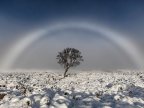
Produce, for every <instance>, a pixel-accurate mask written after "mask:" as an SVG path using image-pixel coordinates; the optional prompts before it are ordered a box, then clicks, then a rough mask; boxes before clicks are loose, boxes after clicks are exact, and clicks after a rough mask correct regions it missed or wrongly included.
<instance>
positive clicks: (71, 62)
mask: <svg viewBox="0 0 144 108" xmlns="http://www.w3.org/2000/svg"><path fill="white" fill-rule="evenodd" d="M56 59H57V60H58V63H59V64H60V65H62V66H63V67H64V69H65V72H64V77H66V73H67V71H68V70H69V68H70V67H76V66H78V65H80V63H81V61H83V56H81V52H80V51H79V50H77V49H75V48H65V49H64V50H63V51H62V52H58V55H57V58H56Z"/></svg>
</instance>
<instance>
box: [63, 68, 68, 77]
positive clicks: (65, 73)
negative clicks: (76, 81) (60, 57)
mask: <svg viewBox="0 0 144 108" xmlns="http://www.w3.org/2000/svg"><path fill="white" fill-rule="evenodd" d="M68 69H69V68H66V69H65V72H64V77H66V73H67V71H68Z"/></svg>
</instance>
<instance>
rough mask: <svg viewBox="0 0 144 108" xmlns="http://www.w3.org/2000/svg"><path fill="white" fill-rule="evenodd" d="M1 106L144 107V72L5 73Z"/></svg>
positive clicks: (0, 84)
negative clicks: (65, 75)
mask: <svg viewBox="0 0 144 108" xmlns="http://www.w3.org/2000/svg"><path fill="white" fill-rule="evenodd" d="M0 108H144V73H143V72H134V71H116V72H102V71H91V72H77V73H71V74H69V75H68V76H67V77H65V78H63V74H60V73H52V72H51V73H50V72H31V73H24V72H23V73H22V72H21V73H20V72H14V73H1V74H0Z"/></svg>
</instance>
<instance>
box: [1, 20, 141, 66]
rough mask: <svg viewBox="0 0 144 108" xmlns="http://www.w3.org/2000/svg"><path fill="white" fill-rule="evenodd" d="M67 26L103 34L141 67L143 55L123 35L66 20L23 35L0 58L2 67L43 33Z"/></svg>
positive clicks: (9, 63) (16, 57)
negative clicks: (2, 57)
mask: <svg viewBox="0 0 144 108" xmlns="http://www.w3.org/2000/svg"><path fill="white" fill-rule="evenodd" d="M67 28H80V29H87V30H90V31H93V32H98V33H100V34H102V35H103V36H105V38H108V39H109V40H111V41H112V42H114V43H115V44H117V45H118V46H119V47H120V48H121V49H122V50H123V51H125V52H126V53H127V54H128V55H129V56H130V57H131V59H132V60H133V62H134V63H135V64H136V66H137V67H138V69H142V68H143V64H144V62H143V56H142V55H141V54H140V53H139V51H138V50H137V48H136V46H135V45H134V44H133V43H132V42H131V41H129V40H128V39H126V38H125V37H124V36H122V35H120V34H119V33H116V32H114V31H112V30H109V29H107V28H105V27H102V26H99V25H94V24H90V23H84V22H68V23H58V24H56V25H52V26H50V27H46V28H44V29H40V30H37V31H34V32H32V33H30V34H28V35H26V36H24V37H23V38H22V39H20V40H19V41H18V42H17V43H16V44H15V45H14V46H12V47H11V49H10V50H9V52H8V53H7V54H6V56H5V57H4V59H3V60H2V69H10V68H11V67H12V66H13V64H14V63H15V61H16V60H17V59H18V57H19V56H20V55H21V54H22V52H23V51H24V50H25V49H26V48H28V47H29V46H30V45H31V44H32V43H33V42H35V41H37V40H39V39H40V38H41V37H43V36H44V35H45V34H50V33H51V32H53V31H57V30H61V29H62V30H63V29H67Z"/></svg>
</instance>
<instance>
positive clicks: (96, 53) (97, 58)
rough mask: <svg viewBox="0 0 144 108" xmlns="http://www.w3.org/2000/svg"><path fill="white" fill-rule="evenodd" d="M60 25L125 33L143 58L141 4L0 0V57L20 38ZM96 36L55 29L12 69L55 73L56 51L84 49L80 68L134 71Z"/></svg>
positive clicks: (143, 6)
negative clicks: (94, 26)
mask: <svg viewBox="0 0 144 108" xmlns="http://www.w3.org/2000/svg"><path fill="white" fill-rule="evenodd" d="M63 21H83V22H90V23H98V24H100V25H103V26H105V27H107V28H110V29H112V30H113V31H116V32H118V33H121V34H125V36H127V38H130V39H131V40H133V42H134V44H135V45H136V46H137V48H138V49H139V50H140V52H141V53H142V54H144V48H143V46H144V42H143V41H144V31H143V28H144V1H143V0H1V1H0V59H2V58H3V56H4V55H5V54H6V53H7V52H8V50H9V48H10V47H11V46H12V45H13V44H14V43H16V42H17V40H18V39H21V38H23V36H24V34H27V33H29V32H31V31H34V30H36V29H39V28H42V27H45V26H49V25H53V24H56V23H57V22H63ZM99 35H100V34H98V33H97V34H94V33H92V32H90V31H86V30H77V29H70V30H62V31H55V33H53V34H51V36H48V35H46V36H44V37H43V38H41V39H40V40H39V41H37V42H35V43H33V44H32V45H31V46H29V48H27V49H26V50H25V51H24V53H23V54H22V55H21V56H20V57H19V59H18V60H17V61H16V63H15V64H14V66H13V68H24V69H55V68H56V69H57V68H58V69H59V68H61V67H59V66H58V64H57V63H56V60H55V56H56V53H57V52H58V51H60V50H62V49H63V48H65V47H67V46H72V47H76V48H78V49H81V51H83V52H82V53H83V54H84V57H85V62H84V63H83V64H82V65H81V66H80V67H79V68H80V69H106V70H109V69H119V68H120V69H123V68H124V69H129V68H135V66H134V64H133V63H132V61H131V59H130V58H129V57H128V55H127V54H125V52H123V51H122V50H121V49H120V48H119V47H118V46H116V45H115V44H114V43H113V42H111V41H109V40H107V39H105V38H103V37H101V36H99ZM49 37H51V38H49Z"/></svg>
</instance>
